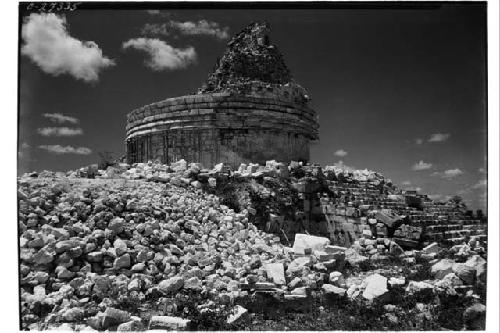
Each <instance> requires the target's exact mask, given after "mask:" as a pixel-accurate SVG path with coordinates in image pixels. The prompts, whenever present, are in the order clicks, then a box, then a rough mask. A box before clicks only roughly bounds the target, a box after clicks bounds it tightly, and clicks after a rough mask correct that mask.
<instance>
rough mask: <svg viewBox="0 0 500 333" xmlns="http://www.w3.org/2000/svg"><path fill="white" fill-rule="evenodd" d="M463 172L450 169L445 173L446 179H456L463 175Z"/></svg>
mask: <svg viewBox="0 0 500 333" xmlns="http://www.w3.org/2000/svg"><path fill="white" fill-rule="evenodd" d="M463 173H464V172H463V171H462V170H460V169H458V168H457V169H450V170H446V171H444V172H443V177H444V178H455V177H457V176H460V175H463Z"/></svg>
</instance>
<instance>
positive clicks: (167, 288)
mask: <svg viewBox="0 0 500 333" xmlns="http://www.w3.org/2000/svg"><path fill="white" fill-rule="evenodd" d="M183 286H184V279H183V278H181V277H172V278H170V279H168V280H163V281H161V282H160V283H159V284H158V289H159V290H160V291H161V292H163V293H165V294H171V293H175V292H176V291H177V290H179V289H181V288H182V287H183Z"/></svg>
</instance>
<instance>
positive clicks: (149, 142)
mask: <svg viewBox="0 0 500 333" xmlns="http://www.w3.org/2000/svg"><path fill="white" fill-rule="evenodd" d="M268 30H269V28H268V26H267V25H266V24H260V23H252V24H250V25H249V26H247V27H246V28H245V29H243V30H242V31H241V32H240V33H239V34H237V35H236V36H235V37H234V38H233V39H232V40H231V41H230V42H229V43H228V44H227V49H226V52H225V54H224V55H223V56H222V58H220V59H219V60H218V61H217V64H216V66H215V70H214V72H213V73H212V74H210V75H209V78H208V80H207V82H206V83H205V84H204V85H203V87H202V88H200V89H199V91H198V93H197V94H194V95H187V96H180V97H174V98H168V99H166V100H163V101H160V102H156V103H152V104H149V105H146V106H143V107H140V108H138V109H136V110H133V111H132V112H130V113H129V114H128V115H127V136H126V151H127V153H126V155H127V161H128V163H137V162H147V161H149V160H157V161H160V162H162V163H166V164H170V163H172V162H175V161H178V160H180V159H185V160H186V161H187V162H198V163H201V164H202V165H203V166H205V167H212V166H214V165H215V164H217V163H220V162H223V163H225V164H227V165H231V166H232V167H233V168H237V167H238V166H239V165H240V163H249V162H253V163H260V164H265V162H266V161H267V160H276V161H279V162H290V161H304V162H306V161H308V160H309V144H310V142H311V141H315V140H318V128H319V125H318V122H317V116H316V113H315V111H314V110H312V109H311V108H309V107H308V105H307V102H308V101H309V96H308V94H307V92H306V91H305V89H304V88H302V87H301V86H300V85H298V84H297V83H295V82H294V81H293V79H292V77H291V74H290V71H289V70H288V68H287V66H286V65H285V62H284V60H283V57H282V55H281V54H280V52H279V51H278V49H277V48H276V47H275V46H274V45H272V44H270V42H269V38H268V35H267V33H268Z"/></svg>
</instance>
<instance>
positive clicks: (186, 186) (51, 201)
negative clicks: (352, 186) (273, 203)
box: [18, 161, 486, 331]
mask: <svg viewBox="0 0 500 333" xmlns="http://www.w3.org/2000/svg"><path fill="white" fill-rule="evenodd" d="M251 168H253V170H252V169H251ZM247 170H248V171H247ZM256 172H260V173H261V174H260V175H255V173H256ZM288 172H289V170H288V169H287V168H283V166H282V165H278V166H276V167H275V168H272V169H271V168H267V169H262V168H261V169H259V167H250V168H249V169H245V170H240V172H239V173H240V176H245V174H247V175H248V174H251V175H252V174H253V176H259V177H260V176H262V173H266V174H267V175H269V176H275V177H280V176H284V175H285V174H286V175H288ZM225 177H226V178H225ZM224 179H227V175H226V170H225V169H224V166H223V165H218V166H216V167H215V168H214V169H212V170H205V169H202V168H201V167H200V166H199V165H197V164H190V165H188V164H187V163H185V162H184V161H180V162H177V163H174V164H173V165H170V166H166V165H162V164H154V163H147V164H135V165H126V164H120V165H117V166H114V167H109V168H107V170H97V169H96V168H82V169H80V170H77V171H71V172H67V173H60V172H56V173H54V172H47V171H44V172H41V173H30V174H25V175H23V176H22V177H19V179H18V196H19V239H20V243H19V244H20V286H21V290H20V292H21V319H22V327H23V329H50V328H55V327H59V328H66V329H79V330H83V329H86V330H92V329H93V330H107V329H109V330H118V331H130V330H145V329H189V328H192V327H191V326H190V319H191V318H189V316H188V315H187V316H182V315H179V311H178V310H179V309H177V304H176V297H178V296H179V295H183V294H185V295H192V294H193V293H194V294H199V295H203V301H202V302H200V304H196V306H197V309H198V310H199V312H200V313H203V312H214V313H215V312H217V311H221V310H222V309H224V310H225V311H226V313H227V314H228V316H227V323H228V324H234V323H237V322H238V321H239V320H243V319H244V318H245V317H246V316H248V315H249V311H248V310H247V309H246V308H244V307H242V306H241V305H238V304H241V303H240V302H239V301H240V300H242V299H249V298H252V297H255V296H258V295H271V296H272V297H274V298H275V299H278V300H279V301H280V302H282V303H287V302H288V303H293V302H298V303H301V302H303V301H305V300H307V299H310V298H312V297H325V298H328V299H334V300H336V301H345V302H354V301H362V302H366V303H367V304H368V305H369V304H370V303H371V302H374V301H376V300H381V299H387V301H386V304H387V305H386V307H387V315H388V316H389V317H391V318H393V320H396V321H397V316H396V313H397V312H398V310H397V304H396V305H393V304H390V300H391V297H390V295H391V294H392V293H393V292H394V291H396V290H398V291H399V292H402V293H404V294H405V295H413V294H415V293H419V292H422V291H424V292H431V293H434V294H439V293H447V294H457V293H459V294H463V295H465V297H469V298H471V299H477V302H476V304H475V305H474V306H472V307H471V308H469V309H467V311H466V313H464V316H465V317H464V318H465V321H466V322H467V323H468V325H469V326H470V327H477V325H479V326H481V325H484V323H483V320H484V318H483V317H484V312H485V307H484V305H482V304H481V303H480V301H479V299H480V297H479V296H478V295H477V294H476V292H475V291H476V290H477V287H478V286H481V285H484V284H485V283H486V275H485V274H486V260H485V259H484V258H483V257H484V254H483V255H482V256H481V255H479V254H478V253H476V252H475V251H474V249H473V248H471V247H470V246H469V245H467V244H461V245H456V246H454V247H453V248H451V249H447V254H448V257H447V258H446V259H442V258H441V257H440V253H441V252H442V249H440V247H439V246H438V245H437V244H436V243H434V244H431V245H429V246H427V247H425V248H424V249H422V250H421V251H420V250H412V251H404V250H403V249H402V248H401V247H400V246H399V245H398V244H397V243H395V242H394V241H393V240H391V239H389V238H376V237H374V236H372V235H370V234H368V233H366V234H365V235H364V237H362V238H360V239H358V240H356V241H355V242H354V244H353V245H352V246H351V247H349V248H347V247H342V246H338V245H331V243H330V240H329V239H328V238H325V237H318V236H312V235H309V234H305V233H297V234H296V235H295V238H294V240H293V246H291V247H288V246H285V245H283V244H282V242H281V241H280V238H279V237H277V236H276V235H274V234H269V233H265V232H263V231H261V230H259V229H258V228H257V227H256V226H255V225H253V224H252V223H251V222H249V217H250V216H251V214H252V213H254V212H252V210H253V209H252V208H251V207H248V209H243V210H241V211H239V212H235V211H234V210H233V209H230V208H229V207H227V206H225V205H223V204H222V203H221V202H220V199H219V197H217V196H216V195H214V194H210V193H208V192H207V191H205V187H207V186H208V187H210V186H212V187H214V186H216V184H217V182H220V181H221V180H224ZM373 250H376V251H375V252H376V254H377V255H378V257H377V255H376V256H374V254H375V252H373ZM390 258H398V259H400V260H401V262H402V263H407V264H413V263H415V261H416V260H419V261H422V260H423V261H425V262H428V264H429V265H430V266H431V269H430V276H432V278H430V279H426V280H420V281H414V280H410V279H408V278H407V276H405V274H404V272H403V271H402V270H397V269H393V268H391V267H390V264H389V265H388V268H387V269H373V270H365V271H363V272H361V273H359V270H356V269H354V268H356V267H360V266H363V265H367V263H369V262H371V261H373V262H375V261H378V260H381V261H384V260H386V261H387V260H388V259H390ZM355 272H358V273H355ZM130 303H135V304H136V305H138V304H139V305H141V306H143V307H142V308H141V307H139V308H136V310H130V307H129V306H125V305H126V304H129V305H130ZM368 305H367V306H368ZM145 309H147V310H145ZM134 311H135V312H134ZM145 311H147V314H145ZM422 311H424V309H423V308H422ZM478 322H479V324H478ZM482 323H483V324H482ZM474 325H476V326H474Z"/></svg>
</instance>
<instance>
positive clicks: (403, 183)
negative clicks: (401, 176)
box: [401, 180, 411, 186]
mask: <svg viewBox="0 0 500 333" xmlns="http://www.w3.org/2000/svg"><path fill="white" fill-rule="evenodd" d="M401 184H402V185H404V186H410V185H411V181H409V180H405V181H404V182H402V183H401Z"/></svg>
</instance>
